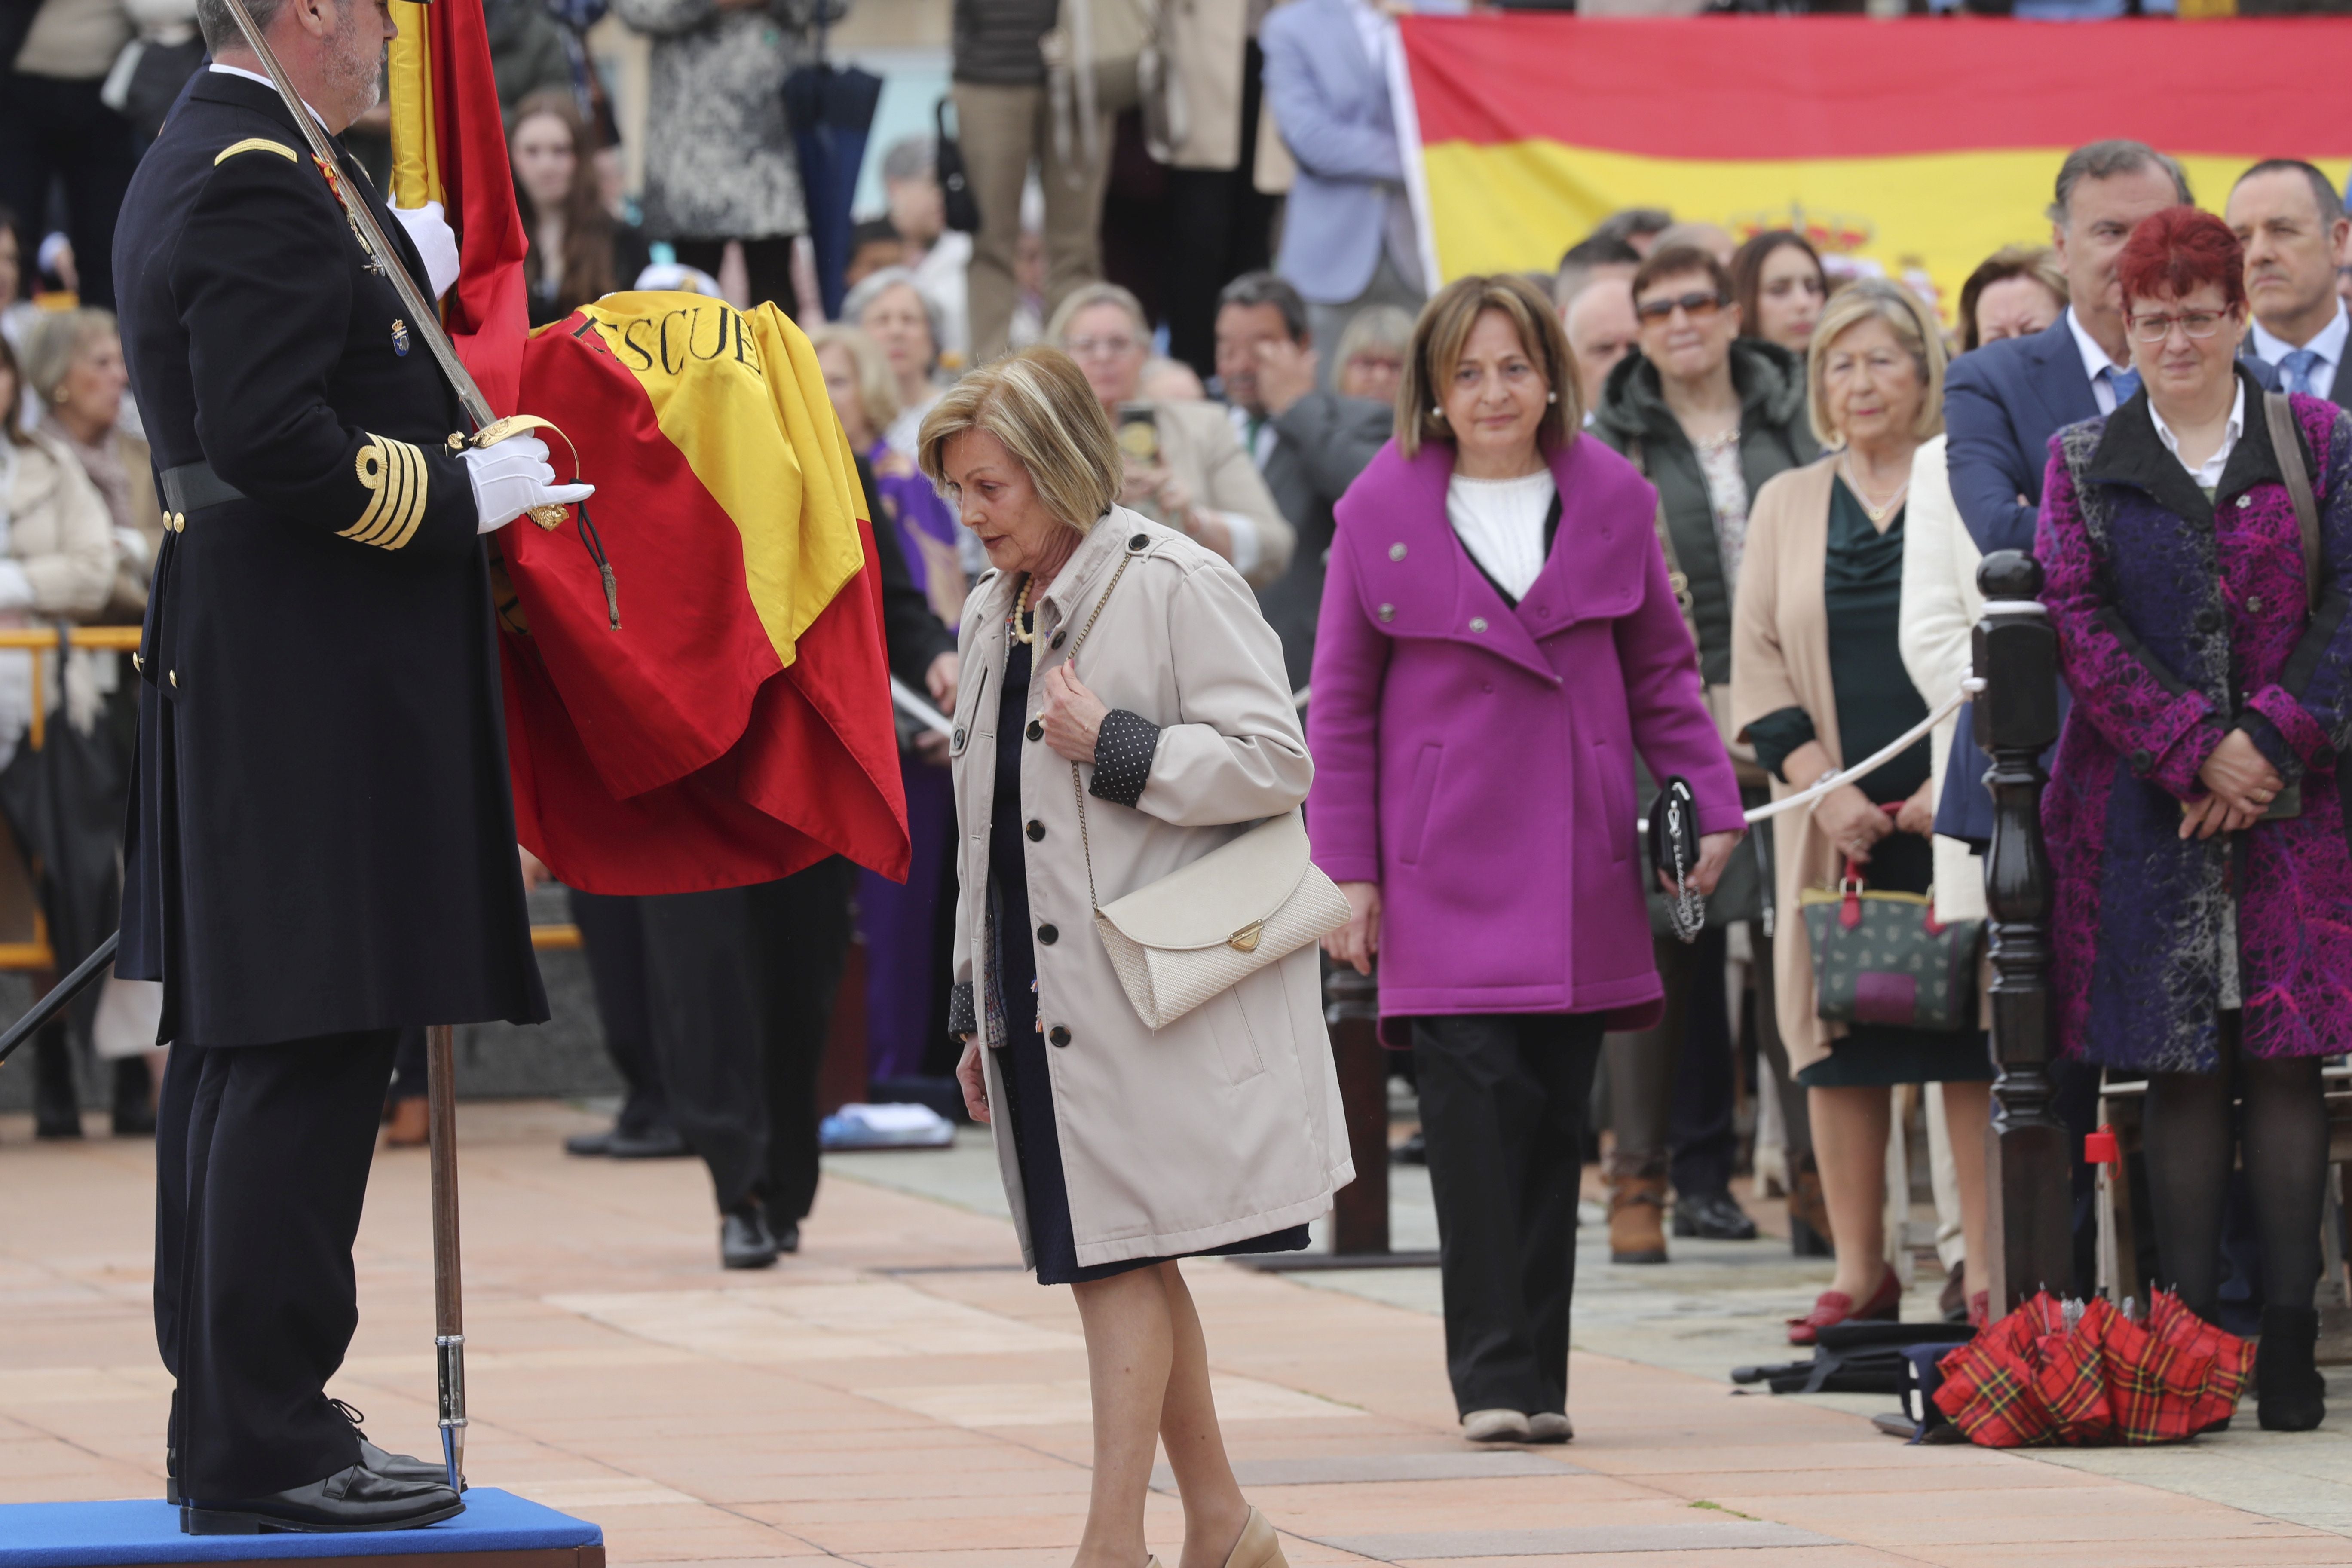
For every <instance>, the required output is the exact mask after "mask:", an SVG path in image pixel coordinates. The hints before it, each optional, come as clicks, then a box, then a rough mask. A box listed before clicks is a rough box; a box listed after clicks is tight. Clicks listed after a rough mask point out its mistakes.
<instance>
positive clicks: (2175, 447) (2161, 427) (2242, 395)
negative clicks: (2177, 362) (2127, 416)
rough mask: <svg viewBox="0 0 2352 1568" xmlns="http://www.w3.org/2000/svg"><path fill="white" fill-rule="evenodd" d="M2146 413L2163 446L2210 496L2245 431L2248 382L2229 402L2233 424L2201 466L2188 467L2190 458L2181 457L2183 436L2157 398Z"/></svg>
mask: <svg viewBox="0 0 2352 1568" xmlns="http://www.w3.org/2000/svg"><path fill="white" fill-rule="evenodd" d="M2147 416H2148V417H2149V418H2150V419H2153V420H2155V421H2156V438H2157V439H2158V440H2159V441H2161V442H2163V443H2164V449H2165V450H2166V451H2168V452H2169V453H2171V454H2172V455H2173V456H2174V457H2176V458H2180V466H2181V467H2182V468H2189V459H2188V458H2181V457H2180V437H2178V436H2175V435H2174V434H2173V433H2172V426H2169V425H2167V424H2166V423H2165V422H2164V416H2163V415H2161V414H2158V412H2157V411H2156V399H2154V398H2152V397H2151V398H2149V399H2148V400H2147ZM2245 433H2246V384H2245V383H2244V382H2240V383H2238V395H2237V399H2236V401H2234V402H2232V403H2231V405H2230V423H2229V426H2228V427H2227V428H2226V429H2224V430H2223V431H2222V432H2221V446H2220V447H2217V448H2216V449H2215V450H2214V453H2213V455H2212V456H2211V457H2210V458H2206V459H2205V461H2204V463H2203V464H2202V465H2201V466H2200V467H2198V468H2189V478H2190V479H2195V480H2196V481H2197V488H2198V489H2201V490H2203V491H2204V492H2205V493H2206V494H2208V495H2210V494H2212V493H2213V491H2214V490H2216V489H2219V488H2220V487H2221V470H2222V469H2223V468H2227V467H2229V464H2230V454H2231V452H2233V451H2235V450H2237V447H2238V437H2241V436H2242V435H2244V434H2245Z"/></svg>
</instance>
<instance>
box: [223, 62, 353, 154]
mask: <svg viewBox="0 0 2352 1568" xmlns="http://www.w3.org/2000/svg"><path fill="white" fill-rule="evenodd" d="M213 69H215V70H216V71H218V72H220V73H221V75H223V76H241V77H243V78H244V79H246V80H247V81H257V82H259V83H260V84H261V85H262V86H264V87H266V88H268V89H269V90H270V91H272V92H276V91H277V90H278V84H277V83H276V82H274V81H271V80H270V79H268V77H266V76H264V75H262V74H261V73H260V72H259V71H249V70H247V69H246V68H244V67H243V66H225V65H223V64H221V63H220V62H219V61H218V60H215V61H214V62H213ZM302 107H303V108H305V109H310V101H309V100H307V99H306V100H303V104H302ZM310 118H311V119H313V120H316V121H319V129H320V130H321V131H327V121H326V120H325V119H324V118H323V117H321V116H320V113H319V111H318V110H315V109H310ZM327 134H328V135H330V136H332V135H333V134H334V132H331V131H327Z"/></svg>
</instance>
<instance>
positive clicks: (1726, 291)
mask: <svg viewBox="0 0 2352 1568" xmlns="http://www.w3.org/2000/svg"><path fill="white" fill-rule="evenodd" d="M1685 272H1704V273H1706V276H1707V281H1709V282H1711V283H1713V284H1714V285H1715V297H1716V298H1717V299H1718V300H1722V301H1723V302H1724V303H1725V304H1727V305H1728V304H1730V303H1731V302H1732V300H1733V298H1734V294H1733V290H1732V287H1731V268H1728V267H1726V266H1725V265H1724V264H1723V263H1722V262H1720V261H1717V259H1716V258H1715V254H1714V252H1712V251H1706V250H1701V249H1700V248H1699V247H1697V246H1696V245H1662V246H1660V247H1658V248H1657V249H1655V250H1654V251H1652V252H1650V254H1649V257H1648V258H1647V259H1645V260H1644V261H1643V263H1642V265H1641V266H1640V267H1639V268H1635V269H1634V272H1633V298H1634V299H1635V300H1639V299H1641V297H1642V291H1643V289H1648V288H1649V287H1651V286H1652V285H1653V284H1654V283H1656V282H1657V281H1658V279H1661V278H1679V277H1681V276H1682V275H1683V274H1684V273H1685Z"/></svg>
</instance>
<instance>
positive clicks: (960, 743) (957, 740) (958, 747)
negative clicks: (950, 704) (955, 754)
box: [955, 730, 963, 752]
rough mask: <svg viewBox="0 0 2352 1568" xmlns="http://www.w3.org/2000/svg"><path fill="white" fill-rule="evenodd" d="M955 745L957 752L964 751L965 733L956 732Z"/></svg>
mask: <svg viewBox="0 0 2352 1568" xmlns="http://www.w3.org/2000/svg"><path fill="white" fill-rule="evenodd" d="M955 744H956V750H957V751H959V752H961V751H962V750H963V731H961V730H958V731H956V732H955Z"/></svg>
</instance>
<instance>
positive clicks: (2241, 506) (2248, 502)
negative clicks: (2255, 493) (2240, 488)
mask: <svg viewBox="0 0 2352 1568" xmlns="http://www.w3.org/2000/svg"><path fill="white" fill-rule="evenodd" d="M2253 504H2254V498H2253V497H2252V496H2240V497H2239V498H2238V510H2240V511H2243V510H2246V509H2247V508H2248V507H2250V506H2252V505H2253Z"/></svg>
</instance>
